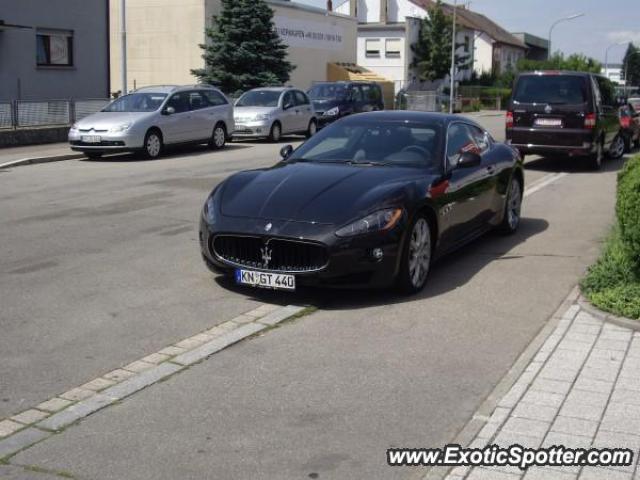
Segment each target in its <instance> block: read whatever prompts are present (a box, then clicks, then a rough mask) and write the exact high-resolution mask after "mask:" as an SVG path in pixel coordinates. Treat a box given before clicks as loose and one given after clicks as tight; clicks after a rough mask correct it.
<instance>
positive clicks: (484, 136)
mask: <svg viewBox="0 0 640 480" xmlns="http://www.w3.org/2000/svg"><path fill="white" fill-rule="evenodd" d="M469 130H470V131H471V136H472V137H473V140H474V141H475V143H476V145H477V146H478V153H480V154H481V155H482V154H483V153H485V152H486V151H487V150H489V148H490V147H491V137H490V136H489V134H488V133H487V132H485V131H484V130H481V129H480V128H477V127H474V126H471V125H469Z"/></svg>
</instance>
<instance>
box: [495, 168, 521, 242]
mask: <svg viewBox="0 0 640 480" xmlns="http://www.w3.org/2000/svg"><path fill="white" fill-rule="evenodd" d="M521 213H522V184H521V183H520V180H518V179H517V178H512V179H511V183H510V184H509V193H508V194H507V199H506V201H505V203H504V214H503V217H502V222H501V223H500V226H499V227H498V230H499V231H500V233H503V234H505V235H512V234H514V233H515V232H517V231H518V227H520V220H521V218H522V216H521Z"/></svg>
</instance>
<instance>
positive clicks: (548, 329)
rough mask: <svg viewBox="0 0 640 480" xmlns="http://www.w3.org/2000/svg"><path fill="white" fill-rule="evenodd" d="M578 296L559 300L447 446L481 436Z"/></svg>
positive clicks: (426, 479) (436, 472)
mask: <svg viewBox="0 0 640 480" xmlns="http://www.w3.org/2000/svg"><path fill="white" fill-rule="evenodd" d="M579 295H580V290H579V288H578V287H577V286H576V287H574V288H573V289H572V290H571V292H570V293H569V295H567V297H566V298H565V299H564V300H563V301H562V303H561V304H560V306H559V307H558V309H557V310H556V311H555V312H554V314H553V315H552V316H551V318H549V320H547V322H546V323H545V325H544V326H543V327H542V329H541V330H540V332H539V333H538V334H537V335H536V336H535V338H534V339H533V340H532V341H531V343H529V345H527V347H526V348H525V349H524V351H523V352H522V353H521V354H520V356H519V357H518V359H517V360H516V361H515V363H514V364H513V366H512V367H511V368H510V369H509V371H508V372H507V373H506V374H505V376H504V377H502V380H500V381H499V382H498V384H497V385H496V386H495V388H494V389H493V391H492V392H491V393H490V394H489V396H488V397H487V398H486V399H485V400H484V401H483V402H482V403H481V404H480V407H478V409H477V410H476V412H475V413H474V414H473V415H472V417H471V418H470V419H469V421H468V422H467V423H466V425H465V426H464V427H462V430H460V432H459V433H458V434H457V435H456V436H455V437H454V439H453V440H451V441H450V442H447V443H448V444H457V445H462V446H467V445H469V444H470V443H471V442H472V441H473V440H474V439H475V438H476V437H477V436H478V433H480V430H482V429H483V428H484V426H485V425H486V424H487V422H488V421H489V418H490V417H491V414H492V413H493V411H494V410H495V409H496V408H497V406H498V403H499V402H500V400H501V399H502V397H503V396H505V395H506V394H507V392H509V390H511V387H512V386H513V385H514V384H515V383H516V382H517V381H518V379H519V378H520V376H521V375H522V373H523V372H524V371H525V370H526V368H527V366H528V365H529V363H530V362H531V361H532V360H533V359H534V358H535V356H536V355H537V354H538V350H539V349H540V347H542V345H544V343H545V341H546V340H547V338H548V337H549V335H551V333H553V331H554V330H555V328H556V327H557V326H558V323H559V322H560V320H562V317H563V315H564V314H565V312H567V311H568V310H569V309H570V308H571V306H572V305H573V304H575V302H576V301H577V300H578V296H579ZM449 470H450V468H446V467H428V468H427V470H426V471H425V469H420V470H419V471H416V472H414V473H413V474H412V475H411V476H410V477H409V479H415V480H417V479H420V480H443V479H444V478H445V477H446V476H447V474H448V472H449Z"/></svg>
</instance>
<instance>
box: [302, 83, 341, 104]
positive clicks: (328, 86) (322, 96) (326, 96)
mask: <svg viewBox="0 0 640 480" xmlns="http://www.w3.org/2000/svg"><path fill="white" fill-rule="evenodd" d="M308 93H309V96H310V97H311V99H312V100H333V99H336V100H340V99H343V98H345V97H346V96H347V87H346V86H344V85H342V84H335V83H318V84H316V85H314V86H313V87H311V90H309V92H308Z"/></svg>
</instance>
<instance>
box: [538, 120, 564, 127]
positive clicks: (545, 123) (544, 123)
mask: <svg viewBox="0 0 640 480" xmlns="http://www.w3.org/2000/svg"><path fill="white" fill-rule="evenodd" d="M536 125H537V126H539V127H561V126H562V120H561V119H559V118H536Z"/></svg>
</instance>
